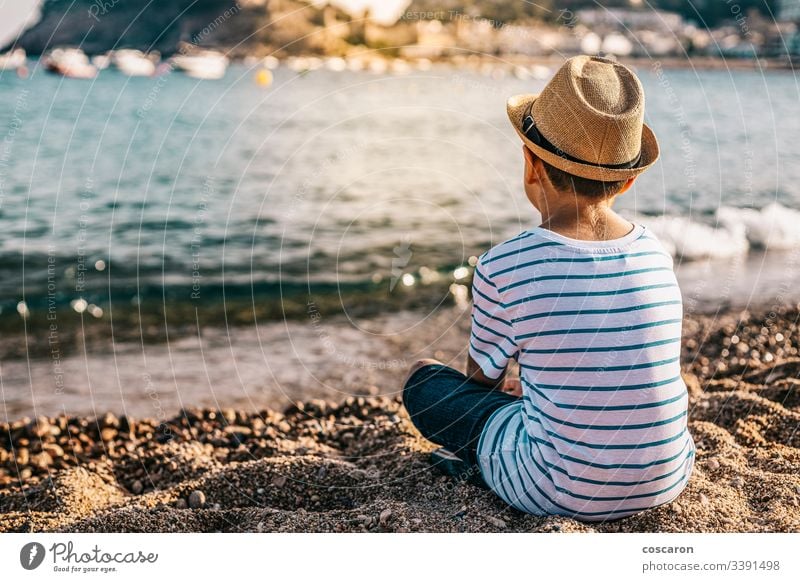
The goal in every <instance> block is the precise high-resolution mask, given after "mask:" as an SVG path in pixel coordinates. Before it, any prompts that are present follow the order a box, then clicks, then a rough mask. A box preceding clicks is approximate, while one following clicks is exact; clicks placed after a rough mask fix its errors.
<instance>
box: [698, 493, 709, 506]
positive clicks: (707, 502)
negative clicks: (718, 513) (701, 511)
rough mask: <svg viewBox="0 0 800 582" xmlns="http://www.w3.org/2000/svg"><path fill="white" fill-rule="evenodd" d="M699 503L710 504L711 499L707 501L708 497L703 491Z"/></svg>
mask: <svg viewBox="0 0 800 582" xmlns="http://www.w3.org/2000/svg"><path fill="white" fill-rule="evenodd" d="M700 503H701V505H710V504H711V501H709V499H708V497H706V495H705V494H704V493H701V494H700Z"/></svg>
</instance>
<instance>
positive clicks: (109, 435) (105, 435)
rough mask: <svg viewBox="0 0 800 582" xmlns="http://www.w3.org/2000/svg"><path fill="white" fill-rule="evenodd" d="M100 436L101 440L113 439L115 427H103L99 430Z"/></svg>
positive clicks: (115, 431) (115, 433)
mask: <svg viewBox="0 0 800 582" xmlns="http://www.w3.org/2000/svg"><path fill="white" fill-rule="evenodd" d="M100 438H101V439H102V440H103V442H106V443H107V442H108V441H113V440H114V439H115V438H117V429H115V428H104V429H103V430H101V431H100Z"/></svg>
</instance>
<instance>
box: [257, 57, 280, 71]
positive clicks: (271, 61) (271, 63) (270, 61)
mask: <svg viewBox="0 0 800 582" xmlns="http://www.w3.org/2000/svg"><path fill="white" fill-rule="evenodd" d="M261 62H262V64H263V65H264V66H265V67H266V68H268V69H269V70H270V71H274V70H275V69H277V68H278V67H279V66H280V64H281V62H280V61H279V60H278V58H277V57H274V56H272V55H267V56H266V57H264V59H263V60H262V61H261Z"/></svg>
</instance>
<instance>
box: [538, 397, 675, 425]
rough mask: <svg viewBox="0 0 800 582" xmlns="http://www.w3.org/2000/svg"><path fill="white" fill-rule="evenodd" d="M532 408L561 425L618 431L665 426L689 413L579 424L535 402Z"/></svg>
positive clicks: (539, 421)
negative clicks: (636, 420) (632, 421)
mask: <svg viewBox="0 0 800 582" xmlns="http://www.w3.org/2000/svg"><path fill="white" fill-rule="evenodd" d="M531 408H533V409H534V410H535V411H536V412H538V413H539V414H540V415H542V416H544V417H545V418H546V419H548V420H551V421H553V422H555V423H557V424H561V425H564V426H571V427H572V428H581V429H585V430H616V431H620V430H639V429H642V428H654V427H656V426H663V425H665V424H670V423H673V422H675V421H676V420H680V419H681V418H683V417H684V416H686V414H687V411H686V410H684V411H682V412H681V413H680V414H678V415H676V416H673V417H672V418H666V419H664V420H657V421H654V422H645V423H642V424H579V423H577V422H569V421H568V420H562V419H560V418H557V417H555V416H551V415H549V414H547V413H546V412H545V411H543V410H542V409H541V408H539V407H538V406H536V405H534V404H533V403H531ZM526 416H527V417H528V419H529V420H532V421H533V422H538V423H540V424H543V423H542V422H541V419H539V418H537V417H535V416H533V415H532V414H527V413H526Z"/></svg>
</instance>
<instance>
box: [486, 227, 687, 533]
mask: <svg viewBox="0 0 800 582" xmlns="http://www.w3.org/2000/svg"><path fill="white" fill-rule="evenodd" d="M473 299H474V307H473V314H472V315H473V320H472V333H471V338H470V354H471V355H472V358H473V359H474V360H475V361H476V362H477V363H478V365H479V366H480V367H481V369H482V370H483V372H484V374H486V375H487V376H489V377H490V378H497V377H498V376H499V375H500V373H501V372H502V370H503V369H505V367H506V365H507V364H508V363H509V361H510V360H511V359H512V358H513V359H516V360H517V361H518V362H519V367H520V376H521V381H522V390H523V397H522V398H521V399H520V400H519V402H515V403H512V404H509V405H506V406H504V407H503V408H501V409H499V410H498V411H496V412H495V413H494V414H493V416H492V417H491V419H490V420H489V422H488V423H487V425H486V427H485V428H484V430H483V433H482V435H481V439H480V442H479V444H478V457H479V460H480V468H481V472H482V474H483V476H484V478H485V480H486V482H487V483H488V484H489V486H490V487H491V488H492V489H493V490H494V491H495V493H497V494H498V495H499V496H500V497H501V498H502V499H503V500H505V501H506V502H507V503H508V504H509V505H511V506H513V507H516V508H517V509H519V510H522V511H525V512H528V513H533V514H538V515H544V514H560V515H569V516H572V517H575V518H577V519H581V520H584V521H600V520H606V519H615V518H620V517H624V516H626V515H630V514H632V513H635V512H637V511H641V510H644V509H648V508H651V507H654V506H657V505H661V504H663V503H667V502H669V501H671V500H672V499H674V498H675V497H676V496H677V495H678V494H679V493H680V492H681V491H682V490H683V488H684V487H685V486H686V483H687V481H688V479H689V476H690V474H691V472H692V467H693V463H694V452H695V446H694V442H693V441H692V437H691V435H690V434H689V432H688V430H687V428H686V423H687V418H686V417H687V406H688V394H687V391H686V386H685V384H684V383H683V380H682V379H681V373H680V361H679V358H680V341H681V319H682V312H683V308H682V303H681V294H680V289H679V288H678V284H677V281H676V279H675V275H674V273H673V270H672V258H671V257H670V255H669V254H667V253H666V252H665V251H664V249H663V248H662V246H661V244H660V243H659V242H658V240H657V239H656V238H655V237H654V236H653V235H652V233H650V232H649V231H647V230H646V229H645V228H644V227H642V226H640V225H637V226H635V227H634V229H633V230H632V231H631V232H630V233H629V234H628V235H626V236H624V237H623V238H620V239H616V240H610V241H599V242H597V241H580V240H574V239H570V238H567V237H564V236H561V235H559V234H556V233H554V232H551V231H549V230H546V229H543V228H534V229H532V230H528V231H526V232H523V233H522V234H520V235H519V236H517V237H516V238H513V239H511V240H509V241H507V242H504V243H502V244H500V245H498V246H496V247H494V248H492V249H491V250H489V251H488V252H487V253H485V254H484V255H483V256H482V257H481V258H480V260H479V262H478V265H477V266H476V269H475V278H474V284H473Z"/></svg>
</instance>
